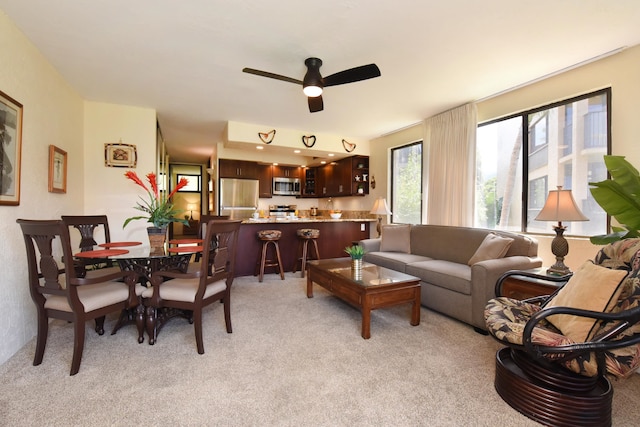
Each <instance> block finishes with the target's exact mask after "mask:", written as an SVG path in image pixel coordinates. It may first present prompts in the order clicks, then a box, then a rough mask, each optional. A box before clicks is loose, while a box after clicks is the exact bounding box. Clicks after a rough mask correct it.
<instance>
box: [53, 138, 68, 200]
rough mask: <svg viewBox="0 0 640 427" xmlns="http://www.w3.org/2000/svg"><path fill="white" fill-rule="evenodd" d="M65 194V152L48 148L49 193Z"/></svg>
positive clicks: (56, 148)
mask: <svg viewBox="0 0 640 427" xmlns="http://www.w3.org/2000/svg"><path fill="white" fill-rule="evenodd" d="M66 192H67V152H66V151H64V150H62V149H60V148H58V147H56V146H55V145H50V146H49V193H66Z"/></svg>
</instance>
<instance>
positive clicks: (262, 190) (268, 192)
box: [257, 163, 273, 199]
mask: <svg viewBox="0 0 640 427" xmlns="http://www.w3.org/2000/svg"><path fill="white" fill-rule="evenodd" d="M257 169H258V181H260V184H259V185H258V197H260V198H261V199H268V198H271V197H273V193H272V189H273V185H272V183H273V175H272V167H271V165H268V164H261V163H259V164H258V165H257Z"/></svg>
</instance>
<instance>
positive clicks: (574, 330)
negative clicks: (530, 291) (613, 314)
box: [545, 261, 628, 342]
mask: <svg viewBox="0 0 640 427" xmlns="http://www.w3.org/2000/svg"><path fill="white" fill-rule="evenodd" d="M627 274H628V272H627V271H626V270H612V269H610V268H605V267H601V266H598V265H595V264H594V263H593V262H591V261H587V262H585V263H584V264H582V266H581V267H580V268H579V269H578V270H577V271H576V272H575V273H574V274H573V276H572V277H571V279H569V281H568V282H567V284H566V285H564V286H563V287H562V289H560V291H559V292H558V293H557V294H556V296H555V297H553V299H551V300H550V301H549V302H548V303H547V304H546V305H545V307H558V306H560V307H572V308H579V309H583V310H592V311H599V312H605V313H606V312H610V311H611V309H612V308H613V307H614V306H615V305H616V303H617V302H618V299H619V297H620V293H621V292H622V283H623V281H624V278H625V277H626V276H627ZM547 319H548V320H549V322H551V323H552V324H553V325H554V326H555V327H556V328H558V329H559V330H560V331H561V332H562V333H563V335H566V336H567V337H569V338H571V339H572V340H573V341H575V342H585V341H588V340H590V339H591V338H593V335H594V332H595V330H596V327H595V326H596V323H597V321H596V320H595V319H591V318H588V317H583V316H573V315H570V314H556V315H553V316H549V317H548V318H547Z"/></svg>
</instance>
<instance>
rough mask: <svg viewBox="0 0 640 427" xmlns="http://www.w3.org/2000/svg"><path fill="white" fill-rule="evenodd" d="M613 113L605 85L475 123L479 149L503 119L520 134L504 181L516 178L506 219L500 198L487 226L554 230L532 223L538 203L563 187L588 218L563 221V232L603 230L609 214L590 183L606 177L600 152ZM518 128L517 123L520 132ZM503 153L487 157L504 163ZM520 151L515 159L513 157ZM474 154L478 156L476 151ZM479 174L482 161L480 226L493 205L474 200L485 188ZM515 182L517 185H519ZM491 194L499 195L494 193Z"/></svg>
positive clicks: (607, 144)
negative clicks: (495, 218) (566, 227)
mask: <svg viewBox="0 0 640 427" xmlns="http://www.w3.org/2000/svg"><path fill="white" fill-rule="evenodd" d="M611 116H612V115H611V88H605V89H601V90H597V91H594V92H590V93H586V94H583V95H580V96H576V97H572V98H569V99H565V100H562V101H558V102H554V103H550V104H547V105H544V106H540V107H537V108H535V109H530V110H526V111H522V112H518V113H514V114H511V115H509V116H505V117H502V118H499V119H496V120H491V121H488V122H485V123H481V124H479V125H478V135H479V138H478V153H480V151H481V150H482V149H487V148H486V147H489V145H487V146H486V147H485V146H484V145H483V144H484V143H483V142H481V139H482V138H480V135H483V134H484V135H488V137H485V138H489V139H488V140H490V139H491V138H493V137H494V134H497V133H498V132H499V129H500V126H501V125H502V124H503V123H504V124H505V126H510V127H511V129H513V126H514V125H515V129H516V131H517V133H518V136H517V138H516V141H515V142H514V143H513V146H512V147H513V149H512V152H511V156H512V159H511V164H512V170H510V176H509V178H508V179H507V181H508V182H511V181H513V180H514V179H515V180H516V181H519V182H515V184H516V185H515V187H516V189H515V190H514V191H513V196H514V197H513V198H511V199H509V201H508V202H507V203H508V204H509V206H508V207H507V208H505V211H506V212H507V213H506V215H510V217H509V220H508V221H505V220H504V219H505V218H504V217H503V216H504V215H505V213H504V212H505V211H503V203H504V201H503V200H499V201H496V202H495V203H493V204H494V205H495V206H497V207H498V208H497V209H500V215H498V216H500V220H499V221H496V222H495V224H493V226H491V224H489V226H487V228H494V229H501V230H510V231H519V232H527V233H538V234H550V235H551V234H553V232H552V231H550V226H549V223H547V222H540V221H535V217H536V215H537V214H538V213H539V212H540V209H541V208H542V206H541V203H542V205H543V204H544V200H546V197H547V194H548V192H549V190H552V189H555V187H556V186H563V188H565V189H571V190H572V192H573V193H574V198H576V199H577V202H578V203H579V207H580V208H581V209H582V210H583V211H585V210H586V211H588V214H587V217H589V219H590V221H589V223H568V224H566V225H570V228H569V230H567V233H565V234H567V235H573V236H589V235H595V234H605V233H607V232H608V230H609V225H610V224H609V218H608V216H607V215H606V213H605V212H604V211H603V210H602V209H601V208H600V207H599V206H598V205H597V203H595V201H594V200H593V198H592V196H591V193H590V191H589V185H588V183H589V182H596V181H600V180H603V179H606V177H607V173H606V168H605V167H604V155H606V154H611ZM518 123H520V124H518ZM490 125H494V126H493V128H491V127H489V126H490ZM485 127H487V128H486V130H485V129H483V128H485ZM518 127H520V129H519V130H518V129H517V128H518ZM494 128H495V129H496V130H494ZM512 136H513V135H512ZM495 139H496V140H499V139H500V136H496V137H495ZM488 140H487V141H488ZM496 145H497V144H496ZM491 147H492V148H493V146H491ZM498 147H499V146H498ZM507 151H508V150H504V149H502V151H501V150H500V148H497V149H496V151H495V154H493V153H491V152H490V153H489V156H492V155H494V156H496V157H501V156H502V163H503V164H504V163H506V160H505V158H504V156H507V155H508V153H507ZM518 153H519V158H517V159H515V157H516V155H518ZM478 157H479V158H480V155H479V156H478ZM485 158H487V156H485ZM514 161H515V162H516V163H517V164H516V166H517V174H516V175H514V173H515V172H513V170H516V169H515V168H513V164H514ZM497 169H500V168H499V167H498V168H497ZM485 170H486V168H485ZM483 173H485V172H484V171H483V165H482V160H480V161H479V162H478V163H477V170H476V182H477V184H478V185H477V189H476V198H477V200H476V202H477V203H476V212H475V226H478V227H484V226H486V224H483V223H482V221H486V216H487V215H486V211H489V210H490V209H491V208H489V209H487V207H486V206H483V205H482V203H478V199H479V194H482V192H481V191H482V186H483V185H485V186H486V183H487V182H489V181H490V179H487V176H483ZM574 175H575V176H574ZM514 177H515V178H514ZM491 179H494V180H495V179H496V178H491ZM503 185H504V184H503ZM497 186H499V185H497ZM518 186H520V187H521V189H520V188H517V187H518ZM550 187H551V188H550ZM572 187H575V188H572ZM519 192H521V193H522V196H521V199H519V200H517V199H516V196H517V193H519ZM505 194H506V193H505ZM485 197H486V195H485ZM493 197H495V198H496V199H497V197H498V196H497V195H495V196H493ZM484 204H485V205H486V203H484ZM482 209H484V212H483V211H482ZM518 209H519V211H520V212H519V214H520V217H519V219H518V218H517V214H518V212H513V211H517V210H518ZM509 210H511V211H512V212H509ZM483 215H484V216H483ZM518 222H519V224H518ZM572 229H573V230H572Z"/></svg>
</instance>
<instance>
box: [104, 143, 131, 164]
mask: <svg viewBox="0 0 640 427" xmlns="http://www.w3.org/2000/svg"><path fill="white" fill-rule="evenodd" d="M137 163H138V152H137V150H136V146H135V145H133V144H123V143H122V142H119V143H117V144H104V165H105V166H108V167H114V168H135V167H136V165H137Z"/></svg>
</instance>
